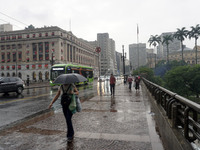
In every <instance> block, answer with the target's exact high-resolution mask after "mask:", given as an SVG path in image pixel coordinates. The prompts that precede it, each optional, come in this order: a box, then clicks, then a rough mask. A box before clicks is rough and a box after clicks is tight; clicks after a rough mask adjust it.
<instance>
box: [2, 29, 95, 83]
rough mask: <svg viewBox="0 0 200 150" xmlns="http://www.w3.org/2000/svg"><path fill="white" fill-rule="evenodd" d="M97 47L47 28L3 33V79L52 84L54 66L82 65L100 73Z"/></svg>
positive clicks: (60, 31)
mask: <svg viewBox="0 0 200 150" xmlns="http://www.w3.org/2000/svg"><path fill="white" fill-rule="evenodd" d="M94 50H95V49H94V47H93V46H92V45H91V44H90V43H89V42H88V41H85V40H83V39H80V38H77V37H76V36H75V35H73V34H72V32H67V31H65V30H63V29H61V28H59V27H56V26H55V27H44V28H34V29H25V30H18V31H8V32H0V54H1V56H0V66H1V68H0V70H1V72H0V76H19V77H20V78H22V79H23V80H27V77H28V76H29V78H30V81H38V80H40V81H44V80H49V77H50V68H51V66H52V65H53V64H67V63H71V64H80V65H85V66H91V67H93V68H94V69H96V70H98V55H97V54H96V53H95V52H94Z"/></svg>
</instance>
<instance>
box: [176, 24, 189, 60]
mask: <svg viewBox="0 0 200 150" xmlns="http://www.w3.org/2000/svg"><path fill="white" fill-rule="evenodd" d="M187 35H188V30H186V29H185V27H183V28H181V29H179V28H177V31H176V32H175V33H174V35H173V36H174V38H176V39H178V40H180V41H181V52H182V53H181V54H182V61H183V49H184V48H183V41H184V40H185V38H187Z"/></svg>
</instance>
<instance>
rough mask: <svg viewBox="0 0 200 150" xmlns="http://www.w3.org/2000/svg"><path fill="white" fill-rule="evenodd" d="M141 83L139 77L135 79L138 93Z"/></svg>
mask: <svg viewBox="0 0 200 150" xmlns="http://www.w3.org/2000/svg"><path fill="white" fill-rule="evenodd" d="M139 83H140V80H139V79H138V77H136V78H135V89H136V91H137V90H139V89H140V85H139Z"/></svg>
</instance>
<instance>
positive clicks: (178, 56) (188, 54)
mask: <svg viewBox="0 0 200 150" xmlns="http://www.w3.org/2000/svg"><path fill="white" fill-rule="evenodd" d="M183 59H184V61H185V62H186V63H187V64H196V50H195V49H189V48H185V49H184V51H183ZM169 60H177V61H181V60H182V53H181V51H177V52H173V53H170V54H169ZM197 64H200V48H199V47H198V50H197Z"/></svg>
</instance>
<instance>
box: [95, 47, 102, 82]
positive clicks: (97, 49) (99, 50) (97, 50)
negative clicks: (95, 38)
mask: <svg viewBox="0 0 200 150" xmlns="http://www.w3.org/2000/svg"><path fill="white" fill-rule="evenodd" d="M95 51H96V52H97V53H98V59H99V55H100V52H101V47H96V50H95ZM98 66H99V78H100V74H101V73H100V60H99V63H98Z"/></svg>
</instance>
